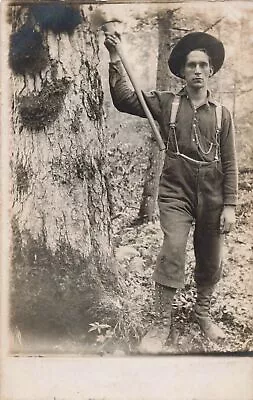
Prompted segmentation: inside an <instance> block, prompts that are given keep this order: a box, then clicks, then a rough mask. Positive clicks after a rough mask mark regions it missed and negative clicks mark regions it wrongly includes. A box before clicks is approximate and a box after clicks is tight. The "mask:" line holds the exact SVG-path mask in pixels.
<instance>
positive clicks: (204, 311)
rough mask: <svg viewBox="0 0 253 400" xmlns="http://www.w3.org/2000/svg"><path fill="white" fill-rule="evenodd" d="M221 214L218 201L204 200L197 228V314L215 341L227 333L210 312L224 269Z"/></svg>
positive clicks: (210, 337)
mask: <svg viewBox="0 0 253 400" xmlns="http://www.w3.org/2000/svg"><path fill="white" fill-rule="evenodd" d="M205 206H206V207H205ZM220 214H221V206H220V205H219V204H216V206H214V205H213V206H212V207H210V205H209V203H207V204H206V205H205V203H204V204H203V207H200V210H199V213H198V216H197V219H196V228H195V232H194V250H195V256H196V269H195V281H196V285H197V300H196V305H195V316H196V320H197V322H198V323H199V325H200V328H201V329H202V331H203V332H204V334H205V335H206V336H207V337H208V338H209V339H211V340H214V341H216V340H219V339H224V337H225V334H224V332H223V331H222V330H221V328H219V327H218V325H216V324H215V323H214V322H213V321H212V320H211V318H210V314H209V312H210V302H211V298H212V294H213V292H214V289H215V286H216V283H217V282H218V281H219V279H220V277H221V272H222V250H223V235H221V234H220V232H219V228H220Z"/></svg>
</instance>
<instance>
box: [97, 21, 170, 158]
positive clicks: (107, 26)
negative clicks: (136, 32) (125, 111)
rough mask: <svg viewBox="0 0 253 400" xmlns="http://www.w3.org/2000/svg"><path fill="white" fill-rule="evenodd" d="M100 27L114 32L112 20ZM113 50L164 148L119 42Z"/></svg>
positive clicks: (161, 148) (158, 140) (159, 142)
mask: <svg viewBox="0 0 253 400" xmlns="http://www.w3.org/2000/svg"><path fill="white" fill-rule="evenodd" d="M102 29H103V31H104V32H105V33H106V32H109V33H112V34H115V27H114V22H107V23H104V24H103V26H102ZM115 50H116V51H117V53H118V55H119V58H120V60H121V62H122V65H123V67H124V68H125V71H126V73H127V75H128V77H129V79H130V81H131V83H132V85H133V88H134V90H135V93H136V95H137V97H138V99H139V102H140V103H141V105H142V107H143V110H144V113H145V115H146V117H147V119H148V121H149V123H150V125H151V128H152V130H153V133H154V136H155V139H156V141H157V144H158V146H159V149H160V151H163V150H165V144H164V142H163V140H162V137H161V135H160V132H159V130H158V128H157V125H156V123H155V121H154V118H153V116H152V114H151V112H150V110H149V108H148V106H147V103H146V101H145V99H144V96H143V93H142V91H141V90H140V88H139V87H138V84H137V82H136V80H135V78H134V76H133V74H132V71H131V68H130V67H129V64H128V61H127V59H126V57H125V56H124V52H123V51H122V47H121V45H120V43H118V44H117V45H115Z"/></svg>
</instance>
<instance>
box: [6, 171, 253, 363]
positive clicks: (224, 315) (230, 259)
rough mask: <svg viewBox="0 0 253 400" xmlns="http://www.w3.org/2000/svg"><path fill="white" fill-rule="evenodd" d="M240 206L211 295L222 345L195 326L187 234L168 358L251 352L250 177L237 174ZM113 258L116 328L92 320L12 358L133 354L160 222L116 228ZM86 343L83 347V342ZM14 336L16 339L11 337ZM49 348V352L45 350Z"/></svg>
mask: <svg viewBox="0 0 253 400" xmlns="http://www.w3.org/2000/svg"><path fill="white" fill-rule="evenodd" d="M239 189H240V191H239V193H240V195H239V205H238V208H237V223H236V227H235V230H234V231H233V232H232V233H230V234H229V235H228V236H227V237H226V238H225V254H224V265H223V276H222V279H221V281H220V282H219V284H218V285H217V289H216V291H215V293H214V295H213V300H212V307H211V310H212V311H211V314H212V317H213V319H214V320H215V321H216V322H217V324H218V325H219V326H220V327H222V328H223V329H224V331H225V332H226V340H225V341H224V342H223V343H220V344H215V343H213V342H211V341H209V340H208V339H206V338H205V337H204V336H203V335H202V333H201V332H200V329H199V327H198V326H197V324H196V323H195V322H194V319H193V315H192V309H193V306H194V302H195V299H196V289H195V285H194V280H193V270H194V253H193V245H192V232H191V233H190V237H189V241H188V245H187V261H186V281H185V288H184V289H181V290H178V291H177V294H176V296H175V300H174V303H173V330H172V338H173V344H172V345H171V346H169V347H168V348H167V349H166V352H167V353H176V354H182V353H187V354H188V353H191V354H196V353H197V354H198V353H209V352H211V353H213V352H248V351H253V274H252V265H253V251H252V250H253V240H252V238H253V230H252V226H253V199H252V189H253V173H252V171H250V170H244V171H242V172H241V174H240V187H239ZM114 242H115V255H116V259H117V261H118V265H119V271H120V276H121V278H122V282H123V284H124V287H125V296H124V299H122V317H121V319H120V320H119V321H118V324H117V326H116V327H115V326H114V327H112V326H110V325H107V324H104V323H103V321H94V324H93V325H91V327H90V329H91V332H90V333H88V334H85V335H83V337H80V336H78V337H77V336H72V337H67V338H66V337H62V338H60V337H57V338H52V337H51V338H47V337H45V336H44V337H40V338H38V337H36V338H35V337H29V335H28V336H26V337H24V338H22V337H21V335H20V334H19V333H16V336H18V340H17V338H16V339H15V338H14V339H15V340H14V345H13V346H12V353H13V354H21V353H25V354H27V353H29V354H34V353H36V354H42V355H43V354H46V353H48V352H50V353H54V354H58V355H63V354H66V353H67V354H80V355H89V354H94V355H101V356H106V355H114V356H122V355H128V354H134V355H138V354H139V352H138V343H139V340H140V338H141V336H143V335H144V334H145V332H146V331H147V330H148V328H149V326H150V324H151V323H152V321H153V320H154V318H155V314H154V304H153V298H154V283H153V281H152V279H151V275H152V272H153V268H154V265H155V262H156V257H157V254H158V252H159V249H160V246H161V243H162V232H161V229H160V225H159V222H158V221H157V222H154V223H148V224H143V225H131V223H129V224H127V225H125V227H122V226H121V227H119V226H118V227H117V226H115V232H114ZM89 335H90V339H91V340H88V344H87V338H88V339H89ZM14 336H15V334H14ZM49 349H50V350H49Z"/></svg>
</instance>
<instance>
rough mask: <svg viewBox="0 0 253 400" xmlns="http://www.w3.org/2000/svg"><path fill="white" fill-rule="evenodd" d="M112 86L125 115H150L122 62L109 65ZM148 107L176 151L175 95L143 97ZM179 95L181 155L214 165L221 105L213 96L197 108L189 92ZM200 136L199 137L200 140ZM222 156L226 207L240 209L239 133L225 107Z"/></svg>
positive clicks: (164, 94) (164, 136)
mask: <svg viewBox="0 0 253 400" xmlns="http://www.w3.org/2000/svg"><path fill="white" fill-rule="evenodd" d="M109 83H110V91H111V96H112V100H113V103H114V105H115V107H116V108H117V109H118V110H119V111H122V112H126V113H128V114H133V115H138V116H140V117H142V118H145V117H146V115H145V113H144V111H143V108H142V106H141V104H140V102H139V100H138V97H137V95H136V93H135V91H132V90H131V89H130V88H129V86H128V82H127V79H126V75H125V73H124V70H123V67H122V64H121V62H120V61H117V62H115V63H110V64H109ZM143 94H144V97H145V100H146V102H147V105H148V107H149V109H150V111H151V113H152V115H153V117H154V119H155V120H156V121H157V122H158V124H159V126H160V132H161V136H162V138H163V140H164V142H165V143H167V142H168V146H169V148H170V149H171V150H175V148H173V146H175V143H173V140H172V138H171V135H170V115H171V105H172V102H173V99H174V94H173V93H171V92H168V91H156V90H155V91H151V92H146V93H143ZM178 95H179V96H180V105H179V109H178V112H177V118H176V138H177V143H178V147H179V150H180V153H182V154H185V155H186V156H188V157H191V158H193V159H195V160H199V161H213V160H214V157H215V152H216V112H215V108H216V106H217V102H216V101H215V100H213V99H212V97H211V95H210V92H208V96H207V99H206V101H205V102H204V103H203V104H201V105H200V106H199V107H197V108H195V107H194V106H193V105H192V102H191V100H190V98H189V96H188V93H187V90H186V88H183V89H182V90H181V91H180V92H179V93H178ZM196 135H197V136H196ZM219 147H220V148H219V152H220V157H221V163H222V172H223V174H224V181H223V195H224V205H236V202H237V185H238V184H237V182H238V173H237V163H236V150H235V130H234V125H233V121H232V118H231V114H230V112H229V111H228V110H227V108H226V107H224V106H222V124H221V132H220V138H219Z"/></svg>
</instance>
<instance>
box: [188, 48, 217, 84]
mask: <svg viewBox="0 0 253 400" xmlns="http://www.w3.org/2000/svg"><path fill="white" fill-rule="evenodd" d="M212 73H213V68H212V66H211V65H210V62H209V57H208V55H207V54H206V53H204V52H203V51H201V50H194V51H191V52H190V53H189V54H188V55H187V57H186V62H185V66H184V68H183V70H182V74H183V76H184V79H185V81H186V84H187V85H188V86H189V87H192V88H195V89H198V88H202V87H205V86H206V84H207V81H208V78H209V77H210V76H211V75H212Z"/></svg>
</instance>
